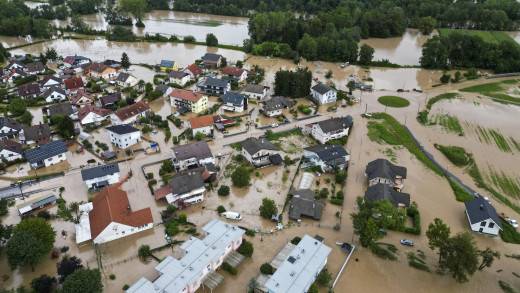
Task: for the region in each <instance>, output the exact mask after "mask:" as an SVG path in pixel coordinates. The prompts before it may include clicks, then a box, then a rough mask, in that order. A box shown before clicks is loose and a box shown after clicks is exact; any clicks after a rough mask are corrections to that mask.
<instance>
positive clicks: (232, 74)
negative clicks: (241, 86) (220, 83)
mask: <svg viewBox="0 0 520 293" xmlns="http://www.w3.org/2000/svg"><path fill="white" fill-rule="evenodd" d="M222 74H223V75H227V76H228V77H229V78H233V79H234V80H236V81H238V82H239V83H241V82H244V81H246V80H247V70H245V69H243V68H239V67H234V66H226V67H224V68H222Z"/></svg>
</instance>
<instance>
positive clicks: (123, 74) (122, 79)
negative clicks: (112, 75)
mask: <svg viewBox="0 0 520 293" xmlns="http://www.w3.org/2000/svg"><path fill="white" fill-rule="evenodd" d="M129 77H130V74H128V73H126V72H120V73H119V75H118V76H117V81H120V82H125V81H126V80H127V79H128V78H129Z"/></svg>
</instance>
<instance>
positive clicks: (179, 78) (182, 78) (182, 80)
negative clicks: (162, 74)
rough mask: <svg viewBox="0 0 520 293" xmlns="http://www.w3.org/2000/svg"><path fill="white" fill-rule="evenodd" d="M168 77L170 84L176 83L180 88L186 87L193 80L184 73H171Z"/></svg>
mask: <svg viewBox="0 0 520 293" xmlns="http://www.w3.org/2000/svg"><path fill="white" fill-rule="evenodd" d="M168 76H169V77H170V83H174V84H177V85H180V86H185V85H186V84H187V83H188V82H190V80H191V75H190V74H189V73H187V72H184V71H176V70H174V71H170V73H168Z"/></svg>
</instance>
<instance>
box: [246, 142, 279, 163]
mask: <svg viewBox="0 0 520 293" xmlns="http://www.w3.org/2000/svg"><path fill="white" fill-rule="evenodd" d="M240 145H241V146H242V151H241V154H242V155H243V156H244V158H246V160H247V161H248V162H249V163H251V164H252V165H253V166H255V167H263V166H267V165H271V164H272V165H280V164H281V163H282V162H283V160H282V156H281V155H282V152H281V151H280V150H279V149H278V147H276V146H275V145H274V144H272V143H271V142H270V141H269V140H267V139H265V138H256V137H249V138H247V139H246V140H244V141H242V142H241V143H240Z"/></svg>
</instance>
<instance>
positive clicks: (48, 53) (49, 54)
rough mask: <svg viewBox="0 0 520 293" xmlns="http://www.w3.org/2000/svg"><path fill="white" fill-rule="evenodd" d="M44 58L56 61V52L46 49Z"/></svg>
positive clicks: (52, 49)
mask: <svg viewBox="0 0 520 293" xmlns="http://www.w3.org/2000/svg"><path fill="white" fill-rule="evenodd" d="M45 58H47V59H49V60H52V61H56V60H57V59H58V52H56V49H54V48H47V50H46V51H45Z"/></svg>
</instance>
